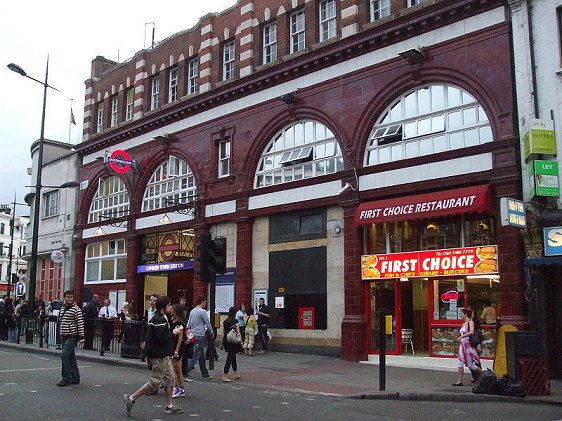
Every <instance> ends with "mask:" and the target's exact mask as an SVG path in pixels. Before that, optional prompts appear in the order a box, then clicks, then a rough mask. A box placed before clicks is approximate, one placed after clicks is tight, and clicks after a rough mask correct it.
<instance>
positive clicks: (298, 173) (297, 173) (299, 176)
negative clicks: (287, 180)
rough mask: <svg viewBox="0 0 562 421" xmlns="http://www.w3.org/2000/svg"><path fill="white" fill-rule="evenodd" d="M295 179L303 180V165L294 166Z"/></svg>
mask: <svg viewBox="0 0 562 421" xmlns="http://www.w3.org/2000/svg"><path fill="white" fill-rule="evenodd" d="M294 175H295V180H302V176H303V175H302V166H298V167H295V168H294Z"/></svg>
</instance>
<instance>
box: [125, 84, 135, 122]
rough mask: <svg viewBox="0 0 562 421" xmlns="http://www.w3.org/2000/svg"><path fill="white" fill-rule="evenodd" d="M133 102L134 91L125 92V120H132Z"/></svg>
mask: <svg viewBox="0 0 562 421" xmlns="http://www.w3.org/2000/svg"><path fill="white" fill-rule="evenodd" d="M134 102H135V90H134V89H133V88H131V89H128V90H127V103H126V106H125V120H132V119H133V109H134Z"/></svg>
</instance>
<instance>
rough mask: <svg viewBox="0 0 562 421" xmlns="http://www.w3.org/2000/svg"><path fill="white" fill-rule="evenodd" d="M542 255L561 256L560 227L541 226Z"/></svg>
mask: <svg viewBox="0 0 562 421" xmlns="http://www.w3.org/2000/svg"><path fill="white" fill-rule="evenodd" d="M543 234H544V255H545V256H562V227H549V228H543Z"/></svg>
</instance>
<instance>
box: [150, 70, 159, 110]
mask: <svg viewBox="0 0 562 421" xmlns="http://www.w3.org/2000/svg"><path fill="white" fill-rule="evenodd" d="M151 85H152V86H151V89H150V92H151V93H150V110H155V109H157V108H158V106H159V105H160V98H159V97H160V78H159V77H158V76H155V77H153V78H152V84H151Z"/></svg>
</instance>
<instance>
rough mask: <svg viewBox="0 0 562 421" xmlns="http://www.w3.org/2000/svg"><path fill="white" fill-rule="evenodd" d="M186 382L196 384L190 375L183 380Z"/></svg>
mask: <svg viewBox="0 0 562 421" xmlns="http://www.w3.org/2000/svg"><path fill="white" fill-rule="evenodd" d="M183 379H184V380H185V381H186V382H194V381H195V380H194V379H193V378H192V377H191V376H190V375H189V374H188V375H187V376H185V377H184V378H183Z"/></svg>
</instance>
